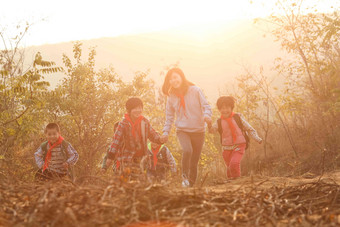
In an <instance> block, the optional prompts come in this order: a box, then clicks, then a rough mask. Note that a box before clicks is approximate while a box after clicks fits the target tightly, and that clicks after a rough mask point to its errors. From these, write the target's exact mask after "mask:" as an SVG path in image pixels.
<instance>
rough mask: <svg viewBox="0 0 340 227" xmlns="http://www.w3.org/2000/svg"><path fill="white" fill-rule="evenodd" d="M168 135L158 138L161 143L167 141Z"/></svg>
mask: <svg viewBox="0 0 340 227" xmlns="http://www.w3.org/2000/svg"><path fill="white" fill-rule="evenodd" d="M168 139H169V136H168V135H162V136H161V138H160V141H161V143H166V142H168Z"/></svg>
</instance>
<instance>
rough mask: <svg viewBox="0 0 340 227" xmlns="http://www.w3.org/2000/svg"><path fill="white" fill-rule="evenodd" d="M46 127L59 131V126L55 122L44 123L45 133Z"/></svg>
mask: <svg viewBox="0 0 340 227" xmlns="http://www.w3.org/2000/svg"><path fill="white" fill-rule="evenodd" d="M48 129H56V130H57V132H59V133H60V127H59V125H58V124H57V123H54V122H53V123H49V124H48V125H46V128H45V133H46V132H47V130H48Z"/></svg>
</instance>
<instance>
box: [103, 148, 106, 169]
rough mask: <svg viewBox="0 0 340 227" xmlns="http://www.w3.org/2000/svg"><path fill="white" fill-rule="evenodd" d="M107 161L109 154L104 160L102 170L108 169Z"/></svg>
mask: <svg viewBox="0 0 340 227" xmlns="http://www.w3.org/2000/svg"><path fill="white" fill-rule="evenodd" d="M106 160H107V152H106V154H105V156H104V158H103V162H102V169H107V165H106Z"/></svg>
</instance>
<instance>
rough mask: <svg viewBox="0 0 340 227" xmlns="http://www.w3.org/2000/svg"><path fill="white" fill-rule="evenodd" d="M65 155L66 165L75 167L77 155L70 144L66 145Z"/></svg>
mask: <svg viewBox="0 0 340 227" xmlns="http://www.w3.org/2000/svg"><path fill="white" fill-rule="evenodd" d="M67 153H68V157H69V158H68V159H67V161H66V162H67V163H68V164H69V165H75V164H76V163H77V161H78V159H79V155H78V153H77V151H76V150H75V149H74V148H73V147H72V145H71V144H69V145H68V147H67Z"/></svg>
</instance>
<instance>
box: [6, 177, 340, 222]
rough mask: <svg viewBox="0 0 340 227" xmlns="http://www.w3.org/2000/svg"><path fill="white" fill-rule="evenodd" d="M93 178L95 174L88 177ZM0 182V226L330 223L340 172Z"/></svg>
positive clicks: (339, 202) (338, 217) (336, 212)
mask: <svg viewBox="0 0 340 227" xmlns="http://www.w3.org/2000/svg"><path fill="white" fill-rule="evenodd" d="M93 178H96V177H93ZM96 180H97V181H96V183H94V182H93V183H92V184H87V185H83V186H79V185H74V184H71V183H68V182H58V183H54V182H49V183H46V184H35V183H30V182H18V181H17V182H15V181H13V179H4V180H1V181H0V204H1V206H0V226H103V227H109V226H129V227H132V226H315V225H319V226H336V225H340V187H339V183H340V171H339V172H333V173H328V174H325V175H324V176H323V177H322V178H320V177H317V176H311V175H305V176H302V177H296V178H293V177H263V176H252V177H241V178H239V179H237V180H234V181H230V182H227V183H224V184H219V185H216V186H207V187H195V188H187V189H183V188H178V187H172V186H171V185H147V184H145V183H144V182H141V183H139V184H138V183H123V182H117V181H115V182H110V183H109V182H107V181H106V180H107V179H102V178H100V177H97V179H96Z"/></svg>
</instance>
